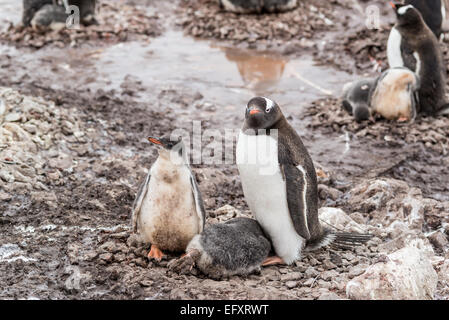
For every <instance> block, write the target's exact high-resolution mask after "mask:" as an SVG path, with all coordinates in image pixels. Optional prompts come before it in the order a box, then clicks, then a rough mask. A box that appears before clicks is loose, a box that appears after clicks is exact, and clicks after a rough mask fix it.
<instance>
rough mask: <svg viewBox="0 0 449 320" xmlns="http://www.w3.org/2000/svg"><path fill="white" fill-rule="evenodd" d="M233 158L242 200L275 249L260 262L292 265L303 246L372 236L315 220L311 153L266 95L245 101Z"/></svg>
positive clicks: (315, 190) (315, 191)
mask: <svg viewBox="0 0 449 320" xmlns="http://www.w3.org/2000/svg"><path fill="white" fill-rule="evenodd" d="M236 160H237V167H238V170H239V173H240V178H241V182H242V187H243V193H244V195H245V199H246V202H247V203H248V206H249V208H250V210H251V212H252V214H253V215H254V217H255V218H256V220H257V221H258V222H259V224H260V225H261V227H262V229H263V230H264V232H265V234H266V235H267V236H268V237H269V238H270V240H271V243H272V246H273V248H274V251H275V253H276V254H277V256H274V257H269V258H267V259H266V260H265V261H264V263H263V265H271V264H278V263H280V264H292V263H293V262H294V261H296V260H298V259H300V258H301V253H302V252H303V250H307V251H310V250H316V249H318V248H321V247H324V246H327V245H329V244H330V243H336V244H338V243H344V244H346V245H347V244H348V243H350V244H358V243H363V242H366V241H368V240H369V239H370V238H371V236H370V235H366V234H361V235H359V234H353V233H338V232H334V231H333V230H331V229H328V228H326V227H323V226H322V225H321V224H320V221H319V219H318V188H317V176H316V172H315V168H314V165H313V162H312V158H311V157H310V155H309V153H308V152H307V149H306V148H305V146H304V144H303V143H302V141H301V138H300V137H299V136H298V134H297V133H296V131H295V130H294V129H293V128H292V127H291V126H290V124H289V123H288V122H287V120H286V118H285V117H284V115H283V114H282V111H281V109H280V107H279V106H278V104H277V103H276V102H274V101H272V100H270V99H268V98H265V97H255V98H253V99H251V100H250V101H249V102H248V104H247V108H246V111H245V121H244V124H243V127H242V129H241V131H240V134H239V138H238V142H237V148H236Z"/></svg>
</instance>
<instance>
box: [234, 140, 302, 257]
mask: <svg viewBox="0 0 449 320" xmlns="http://www.w3.org/2000/svg"><path fill="white" fill-rule="evenodd" d="M277 150H278V148H277V141H276V140H275V139H273V138H271V137H269V136H266V135H258V136H250V135H245V134H243V133H242V132H241V133H240V136H239V140H238V143H237V152H236V153H237V166H238V169H239V173H240V177H241V181H242V187H243V192H244V194H245V199H246V201H247V203H248V206H249V208H250V209H251V212H252V213H253V215H254V216H255V218H256V220H257V221H258V222H259V223H260V225H261V226H262V228H263V229H264V231H265V232H266V233H267V234H268V236H269V237H270V238H271V241H272V243H273V247H274V249H275V251H276V254H277V255H278V256H279V257H281V258H282V259H283V260H284V261H285V262H286V263H287V264H290V263H292V262H294V261H295V260H297V259H299V258H300V254H301V250H302V248H303V246H304V244H305V240H304V238H302V237H301V236H300V235H299V234H298V233H297V232H296V230H295V228H294V226H293V222H292V220H291V217H290V212H289V210H288V203H287V192H286V191H287V189H286V183H285V181H284V179H283V176H282V173H281V171H280V167H279V161H278V153H277Z"/></svg>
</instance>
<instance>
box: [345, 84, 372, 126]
mask: <svg viewBox="0 0 449 320" xmlns="http://www.w3.org/2000/svg"><path fill="white" fill-rule="evenodd" d="M375 82H376V80H375V79H363V80H359V81H354V82H351V83H347V84H346V85H345V86H344V87H343V101H342V107H343V109H345V110H346V111H347V112H348V113H349V114H350V115H353V116H354V118H355V120H356V121H357V122H361V121H363V120H368V119H369V118H370V117H371V108H370V105H369V94H370V92H371V89H372V88H373V87H374V84H375Z"/></svg>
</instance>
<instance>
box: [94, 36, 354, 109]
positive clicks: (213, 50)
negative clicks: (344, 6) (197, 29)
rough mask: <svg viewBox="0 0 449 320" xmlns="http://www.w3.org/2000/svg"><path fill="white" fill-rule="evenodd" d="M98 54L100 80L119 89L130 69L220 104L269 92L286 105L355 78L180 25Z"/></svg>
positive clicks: (151, 83) (146, 81)
mask: <svg viewBox="0 0 449 320" xmlns="http://www.w3.org/2000/svg"><path fill="white" fill-rule="evenodd" d="M97 58H98V59H97V61H96V62H95V66H96V69H97V70H98V73H99V75H100V79H97V81H98V80H100V82H101V81H104V82H105V83H106V85H107V88H115V89H118V88H119V86H120V84H121V83H122V81H123V78H124V77H125V76H126V74H131V75H133V77H136V78H138V79H139V80H141V81H142V83H143V85H144V86H145V87H149V88H151V87H157V86H159V85H160V84H161V83H164V84H167V85H173V86H177V85H182V86H183V87H185V86H187V87H190V88H191V89H192V90H199V91H200V92H201V93H202V94H203V95H204V96H205V98H206V99H207V100H208V101H211V102H214V103H218V104H220V105H239V106H244V105H246V102H247V101H248V100H249V98H251V97H252V96H254V95H258V94H264V95H267V96H270V97H272V98H273V99H275V100H277V101H278V103H280V104H281V105H290V104H293V105H294V106H295V107H298V106H304V105H305V104H307V103H309V102H311V101H313V100H316V99H317V98H319V97H322V96H323V95H325V94H326V93H328V94H329V93H332V92H339V90H340V89H341V83H342V81H343V82H345V81H349V80H350V77H349V76H348V75H346V74H345V73H342V72H339V71H333V70H328V69H326V68H324V67H320V66H315V65H314V62H313V60H312V58H311V57H302V58H300V59H295V60H290V61H289V60H288V59H287V58H285V57H281V56H276V55H272V54H269V53H260V52H254V51H247V50H238V49H234V48H223V47H218V46H211V45H210V44H209V43H208V42H206V41H196V40H194V39H191V38H188V37H184V36H183V35H182V33H181V32H176V31H169V32H166V33H165V34H164V35H162V36H161V37H159V38H156V39H154V40H153V41H151V43H150V44H148V45H146V44H143V43H140V42H132V43H126V44H124V43H121V44H118V45H116V46H112V47H110V48H107V49H105V50H104V51H102V52H100V53H98V56H97ZM318 83H319V85H318ZM317 87H318V88H317ZM321 87H322V88H321ZM298 102H299V103H298Z"/></svg>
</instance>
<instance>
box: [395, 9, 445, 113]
mask: <svg viewBox="0 0 449 320" xmlns="http://www.w3.org/2000/svg"><path fill="white" fill-rule="evenodd" d="M392 6H393V7H394V10H395V12H396V16H397V23H396V24H395V26H394V29H395V30H396V31H395V32H397V33H396V36H395V35H394V34H393V35H391V36H390V39H389V41H388V47H387V51H388V63H389V64H390V67H391V68H393V67H406V68H408V69H410V70H412V71H413V72H415V73H416V75H417V76H418V77H419V79H420V82H421V86H420V89H419V92H418V96H419V105H418V112H419V113H421V112H422V113H425V114H433V115H435V114H439V113H444V112H445V110H446V109H447V107H448V105H447V102H446V67H445V65H444V62H443V57H442V54H441V50H440V47H439V43H438V40H437V38H436V37H435V35H434V34H433V33H432V31H431V30H430V29H429V27H428V26H427V25H426V23H425V22H424V20H423V18H422V16H421V14H420V13H419V11H418V10H416V9H415V8H414V7H413V6H412V5H402V4H393V5H392ZM392 32H393V30H392Z"/></svg>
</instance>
